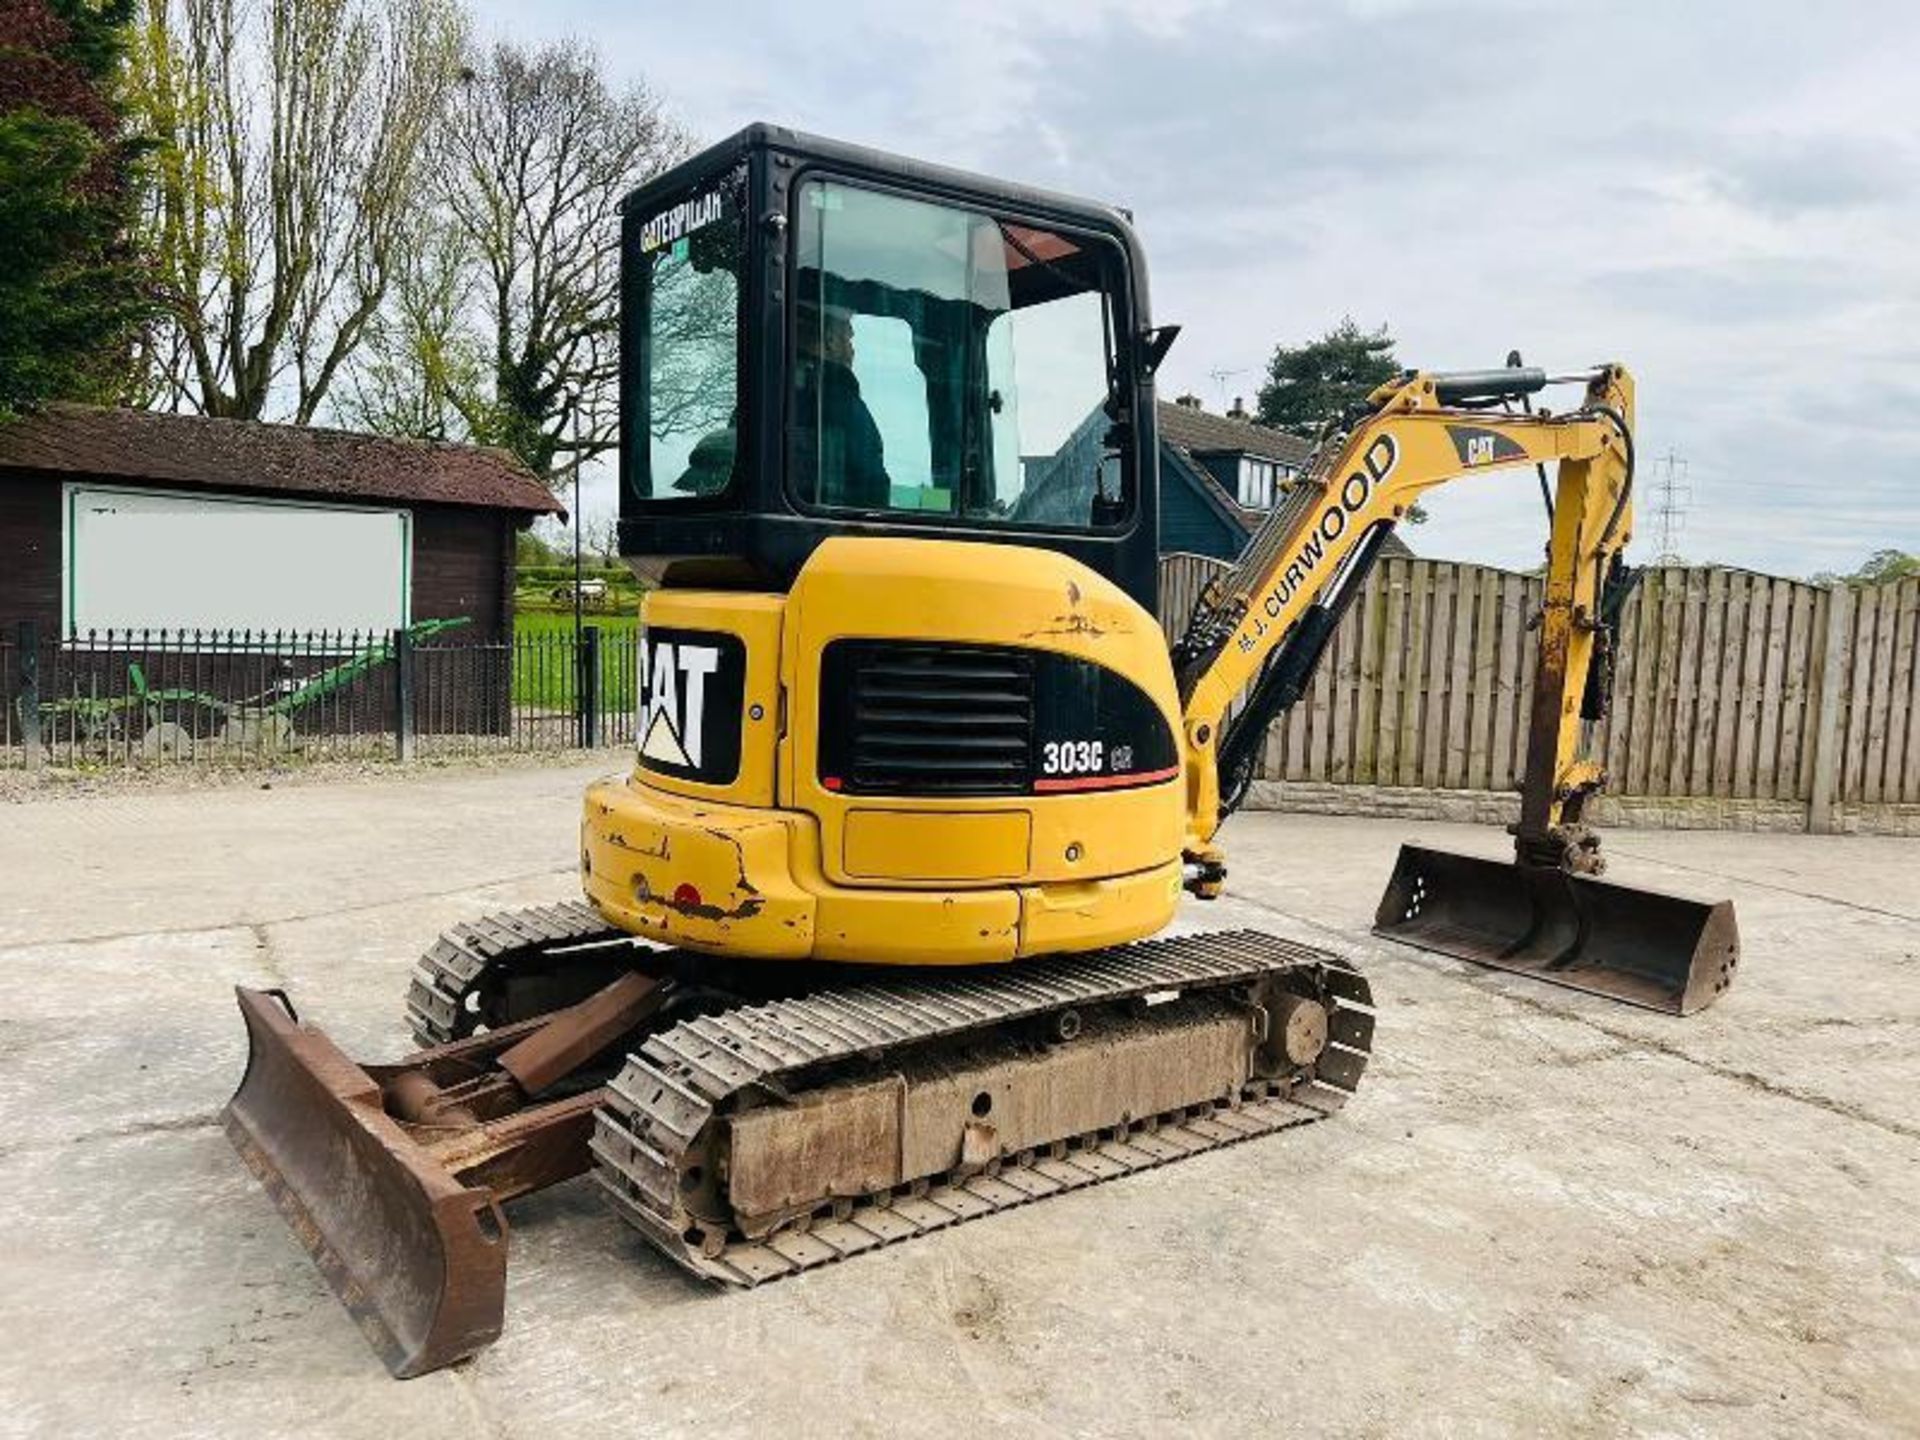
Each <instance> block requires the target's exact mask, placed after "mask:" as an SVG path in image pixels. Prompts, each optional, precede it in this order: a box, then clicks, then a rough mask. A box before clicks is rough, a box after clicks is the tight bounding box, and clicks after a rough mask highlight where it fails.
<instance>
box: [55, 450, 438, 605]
mask: <svg viewBox="0 0 1920 1440" xmlns="http://www.w3.org/2000/svg"><path fill="white" fill-rule="evenodd" d="M412 520H413V517H412V516H411V515H410V514H409V513H408V512H407V511H405V510H373V509H361V508H353V507H348V506H340V505H304V504H300V503H298V502H283V501H278V500H253V499H243V498H240V497H238V496H231V495H182V494H179V493H177V492H162V491H151V490H123V489H119V488H115V487H110V486H99V485H68V486H67V487H66V525H65V530H66V535H65V540H66V564H65V574H64V580H65V584H64V587H63V595H64V607H63V608H64V618H65V621H66V628H67V633H68V634H74V633H76V632H77V633H78V635H79V636H80V637H81V638H82V639H84V638H85V636H86V634H87V632H88V631H90V630H107V629H113V630H158V629H161V628H163V627H164V628H165V629H168V630H254V631H259V630H297V631H312V630H347V631H362V632H367V631H379V632H385V631H388V630H393V629H396V628H398V627H402V626H405V625H406V624H408V623H409V618H410V617H409V614H408V608H409V607H408V597H409V592H410V590H411V574H410V566H411V560H412V552H413V536H412Z"/></svg>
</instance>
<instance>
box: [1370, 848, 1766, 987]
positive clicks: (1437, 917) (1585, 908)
mask: <svg viewBox="0 0 1920 1440" xmlns="http://www.w3.org/2000/svg"><path fill="white" fill-rule="evenodd" d="M1373 928H1374V933H1375V934H1377V935H1384V936H1387V937H1388V938H1389V939H1393V940H1399V941H1402V942H1404V943H1405V944H1408V945H1416V946H1418V947H1420V948H1421V949H1423V950H1432V951H1435V952H1437V953H1438V954H1441V955H1451V956H1453V957H1454V958H1455V959H1459V960H1471V961H1474V962H1475V963H1477V964H1480V965H1491V966H1493V967H1494V968H1496V969H1499V970H1512V971H1514V972H1515V973H1517V974H1521V975H1531V976H1534V977H1535V978H1536V979H1540V980H1550V981H1552V982H1553V983H1554V984H1556V985H1566V986H1569V987H1571V988H1572V989H1575V990H1585V991H1588V992H1590V993H1592V994H1595V995H1605V996H1608V997H1610V998H1612V999H1615V1000H1624V1001H1626V1002H1627V1003H1629V1004H1632V1005H1644V1006H1646V1007H1647V1008H1648V1009H1650V1010H1664V1011H1666V1012H1667V1013H1668V1014H1671V1015H1688V1014H1691V1013H1692V1012H1694V1011H1695V1010H1700V1009H1703V1008H1705V1007H1706V1006H1708V1005H1711V1004H1712V1003H1713V1002H1714V1001H1715V1000H1717V999H1719V998H1720V996H1721V995H1722V994H1723V993H1725V991H1726V989H1727V987H1728V986H1730V985H1731V984H1732V983H1733V976H1734V970H1735V967H1736V966H1737V965H1738V964H1739V962H1740V935H1739V930H1738V927H1737V926H1736V925H1735V923H1734V918H1733V904H1732V902H1731V901H1726V900H1722V901H1719V902H1717V903H1714V904H1707V903H1705V902H1703V901H1699V900H1687V899H1683V898H1681V897H1680V896H1678V895H1664V894H1661V893H1660V892H1658V891H1654V890H1640V889H1636V888H1634V887H1633V886H1630V885H1615V884H1612V883H1610V882H1608V881H1605V880H1596V879H1591V878H1589V877H1587V876H1584V875H1571V874H1568V873H1567V872H1566V871H1563V870H1557V869H1548V868H1544V867H1538V866H1527V865H1519V864H1516V863H1514V862H1512V861H1499V860H1482V859H1479V858H1477V857H1475V856H1471V855H1457V854H1453V853H1451V852H1449V851H1445V850H1428V849H1425V848H1424V847H1422V846H1418V845H1403V846H1401V847H1400V859H1399V861H1398V863H1397V864H1396V865H1395V866H1394V870H1393V878H1392V880H1390V881H1389V882H1388V884H1387V892H1386V894H1385V895H1384V896H1382V897H1381V900H1380V908H1379V910H1378V911H1377V912H1376V913H1375V915H1374V924H1373Z"/></svg>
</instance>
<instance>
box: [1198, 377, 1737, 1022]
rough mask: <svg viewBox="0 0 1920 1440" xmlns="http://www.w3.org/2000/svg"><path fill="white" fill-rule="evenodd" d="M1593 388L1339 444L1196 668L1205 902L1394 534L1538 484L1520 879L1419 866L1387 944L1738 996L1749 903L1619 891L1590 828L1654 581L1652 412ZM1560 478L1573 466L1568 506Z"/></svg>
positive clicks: (1429, 398) (1481, 862)
mask: <svg viewBox="0 0 1920 1440" xmlns="http://www.w3.org/2000/svg"><path fill="white" fill-rule="evenodd" d="M1577 378H1578V380H1579V381H1580V382H1582V383H1583V384H1584V387H1585V393H1584V396H1583V397H1582V401H1581V403H1580V405H1579V406H1578V407H1577V408H1575V409H1573V410H1570V411H1568V412H1567V413H1565V414H1549V413H1547V412H1545V411H1535V410H1534V409H1533V408H1532V406H1531V403H1530V402H1529V401H1527V399H1526V397H1529V396H1531V395H1533V394H1535V393H1537V392H1539V391H1540V390H1542V389H1544V388H1545V387H1546V386H1547V384H1548V383H1549V381H1548V378H1547V376H1546V375H1545V373H1544V372H1543V371H1540V370H1536V369H1526V368H1520V367H1517V366H1516V367H1513V368H1508V369H1505V370H1488V371H1475V372H1468V373H1464V374H1418V373H1415V374H1410V375H1407V376H1404V377H1402V378H1401V379H1400V380H1398V381H1395V382H1392V383H1391V384H1388V385H1384V386H1382V387H1381V388H1380V389H1379V390H1377V391H1375V392H1374V394H1373V395H1372V396H1371V397H1370V399H1369V403H1368V406H1367V409H1366V413H1365V414H1364V415H1363V416H1361V417H1360V418H1359V419H1358V420H1357V421H1356V422H1355V423H1353V424H1352V425H1351V426H1349V427H1348V428H1346V429H1344V430H1338V431H1336V432H1335V433H1334V434H1333V435H1331V436H1330V437H1329V439H1328V443H1325V444H1323V445H1322V447H1321V448H1320V449H1319V451H1318V452H1317V453H1316V455H1315V457H1314V460H1313V461H1312V462H1311V463H1310V464H1309V466H1308V468H1307V471H1306V473H1305V475H1304V476H1303V477H1302V478H1301V479H1300V480H1299V481H1297V482H1296V483H1295V485H1294V488H1293V491H1292V493H1291V494H1289V495H1288V496H1287V498H1286V500H1285V502H1284V503H1283V504H1282V505H1281V506H1279V507H1278V508H1276V509H1275V511H1274V512H1273V513H1272V514H1271V515H1270V516H1269V517H1268V519H1267V521H1266V523H1265V524H1264V525H1263V526H1262V527H1261V529H1260V530H1259V531H1258V532H1257V533H1256V534H1255V535H1254V537H1253V539H1252V540H1251V542H1250V543H1249V544H1248V546H1247V549H1246V551H1245V553H1244V554H1243V555H1242V556H1241V559H1240V561H1239V563H1238V564H1237V565H1236V566H1235V567H1234V569H1233V571H1232V572H1231V573H1230V574H1228V575H1226V576H1223V577H1221V578H1220V579H1218V580H1216V581H1215V582H1214V583H1213V584H1212V585H1211V586H1210V587H1209V588H1208V589H1207V591H1206V592H1205V593H1203V595H1202V596H1201V598H1200V601H1199V603H1198V605H1197V606H1196V608H1195V613H1194V616H1193V618H1192V621H1191V622H1190V624H1189V627H1188V630H1187V633H1186V635H1185V636H1184V637H1183V638H1182V640H1181V641H1180V643H1179V646H1178V649H1177V654H1178V659H1179V663H1180V672H1181V688H1182V693H1183V696H1184V700H1185V712H1184V717H1183V718H1184V722H1185V727H1186V740H1187V747H1186V764H1185V775H1186V784H1187V794H1188V813H1189V826H1190V833H1189V844H1188V851H1187V857H1188V859H1189V861H1190V862H1192V863H1193V865H1194V869H1195V875H1196V880H1195V882H1194V883H1195V885H1196V888H1198V889H1199V890H1200V893H1202V894H1203V895H1204V894H1207V893H1217V891H1218V888H1219V884H1220V880H1221V878H1222V876H1223V874H1224V869H1223V866H1222V863H1221V857H1220V855H1219V852H1218V851H1217V850H1216V849H1215V848H1214V846H1213V844H1212V841H1213V836H1214V832H1215V831H1216V830H1217V828H1218V826H1219V823H1220V820H1221V817H1222V814H1223V812H1224V811H1226V810H1230V809H1231V808H1232V805H1233V804H1234V803H1236V802H1237V799H1238V798H1239V796H1240V795H1241V794H1243V793H1244V791H1245V787H1246V784H1247V781H1248V780H1249V779H1250V778H1251V767H1252V763H1253V760H1254V757H1255V755H1256V754H1257V751H1258V742H1259V740H1260V739H1261V738H1262V737H1264V735H1265V733H1266V731H1267V728H1268V726H1270V725H1271V724H1272V722H1273V720H1274V719H1275V718H1276V716H1277V715H1278V714H1279V713H1280V712H1281V711H1282V710H1284V708H1285V707H1286V706H1287V705H1288V704H1291V703H1292V701H1293V700H1294V699H1296V698H1297V697H1298V696H1299V694H1300V693H1301V691H1302V690H1303V689H1304V687H1305V684H1306V682H1307V679H1308V678H1309V677H1310V675H1311V674H1312V670H1313V666H1314V665H1315V663H1316V662H1317V661H1318V659H1319V657H1320V654H1321V652H1322V650H1323V648H1324V646H1325V644H1326V641H1327V639H1328V638H1329V637H1330V636H1331V634H1332V632H1333V629H1334V627H1335V626H1336V625H1337V624H1338V622H1339V618H1340V615H1341V613H1342V612H1343V610H1344V608H1345V606H1346V604H1347V603H1348V602H1350V601H1351V600H1352V598H1353V596H1354V595H1355V594H1356V593H1357V592H1358V589H1359V587H1360V584H1361V583H1362V581H1363V580H1364V579H1365V575H1366V571H1367V568H1368V566H1369V565H1370V564H1371V563H1372V560H1373V557H1374V556H1375V554H1377V552H1378V549H1379V544H1380V542H1381V540H1383V539H1384V537H1385V535H1386V533H1387V531H1388V530H1389V529H1390V528H1391V527H1392V526H1393V525H1394V524H1395V523H1396V522H1398V521H1399V520H1400V519H1401V518H1402V517H1403V516H1405V515H1406V513H1407V512H1408V510H1409V509H1410V508H1411V507H1412V505H1413V504H1414V502H1415V501H1416V500H1417V499H1418V498H1419V497H1420V496H1421V495H1422V494H1424V493H1425V492H1427V491H1429V490H1431V489H1433V488H1435V487H1437V486H1440V485H1444V484H1447V483H1449V482H1451V481H1453V480H1456V479H1458V478H1460V477H1462V476H1465V475H1471V474H1477V473H1478V472H1480V471H1486V470H1502V469H1510V468H1513V467H1517V466H1531V467H1534V468H1535V469H1537V470H1538V472H1539V474H1540V478H1541V486H1542V491H1543V493H1545V494H1547V496H1548V505H1549V510H1550V515H1551V535H1550V538H1549V541H1548V545H1547V566H1546V579H1545V593H1544V597H1543V601H1542V605H1541V609H1540V612H1539V613H1538V615H1536V616H1535V618H1534V624H1533V630H1534V637H1535V640H1534V643H1535V653H1536V664H1535V668H1534V681H1533V699H1532V705H1531V710H1530V718H1529V722H1528V732H1527V749H1526V762H1525V772H1524V774H1523V776H1522V777H1521V782H1520V815H1519V820H1518V822H1517V823H1516V824H1515V825H1514V827H1513V835H1514V860H1513V861H1512V862H1511V863H1505V862H1500V861H1493V860H1486V859H1482V858H1479V857H1475V856H1467V855H1455V854H1449V853H1447V852H1443V851H1436V850H1430V849H1425V848H1422V847H1417V846H1407V847H1404V848H1403V849H1402V851H1401V854H1400V857H1399V861H1398V863H1397V864H1396V866H1395V869H1394V874H1393V877H1392V879H1391V880H1390V882H1389V884H1388V887H1387V891H1386V894H1385V896H1384V897H1383V898H1382V900H1381V903H1380V906H1379V909H1378V913H1377V915H1376V919H1375V928H1376V930H1378V931H1379V933H1381V934H1383V935H1389V936H1392V937H1394V938H1396V939H1399V940H1403V941H1405V942H1407V943H1409V944H1413V945H1417V946H1420V947H1421V948H1424V949H1428V950H1434V951H1437V952H1440V953H1442V954H1446V955H1451V956H1454V957H1456V958H1459V959H1465V960H1473V961H1476V962H1479V963H1481V964H1485V965H1492V966H1496V967H1498V968H1501V969H1507V970H1514V971H1519V972H1522V973H1525V974H1530V975H1534V976H1537V977H1539V978H1541V979H1547V980H1552V981H1555V982H1557V983H1560V984H1564V985H1569V986H1572V987H1573V988H1575V989H1581V990H1588V991H1592V992H1594V993H1598V994H1603V995H1608V996H1611V997H1613V998H1615V999H1621V1000H1627V1001H1630V1002H1632V1003H1635V1004H1640V1005H1646V1006H1651V1007H1653V1008H1655V1009H1662V1010H1668V1011H1672V1012H1675V1013H1680V1014H1685V1013H1687V1012H1689V1011H1692V1010H1695V1009H1698V1008H1700V1007H1701V1006H1703V1005H1707V1004H1710V1003H1712V1001H1713V1000H1715V999H1716V998H1718V997H1719V995H1720V994H1722V993H1723V992H1724V991H1725V990H1726V988H1727V986H1728V985H1729V984H1731V983H1732V979H1733V972H1734V968H1735V967H1736V966H1737V965H1738V963H1739V940H1738V933H1737V928H1736V926H1735V924H1734V919H1733V908H1732V906H1731V905H1730V904H1727V903H1725V902H1722V903H1720V904H1717V905H1706V904H1701V903H1699V902H1695V901H1691V900H1684V899H1681V898H1678V897H1676V896H1671V895H1662V894H1656V893H1653V892H1649V891H1644V890H1639V889H1635V888H1633V887H1630V886H1624V885H1615V884H1606V883H1604V882H1602V881H1600V880H1598V879H1597V878H1596V877H1598V876H1599V874H1600V873H1601V871H1602V869H1603V868H1604V866H1603V862H1602V860H1601V857H1600V853H1599V843H1600V842H1599V837H1598V835H1597V834H1596V833H1595V832H1594V831H1593V830H1592V829H1591V827H1589V826H1588V825H1586V824H1585V823H1584V821H1583V819H1582V812H1583V809H1584V807H1585V805H1586V802H1587V800H1588V798H1589V797H1590V796H1591V795H1592V794H1593V793H1594V792H1595V791H1596V790H1597V789H1599V788H1600V786H1601V785H1602V784H1603V783H1604V780H1605V776H1604V775H1603V773H1602V772H1601V768H1600V766H1599V765H1598V763H1596V762H1595V761H1594V760H1593V759H1592V758H1591V757H1589V756H1588V755H1586V754H1585V753H1584V752H1583V743H1584V741H1585V739H1586V737H1587V732H1588V730H1589V728H1590V724H1591V722H1594V721H1597V720H1599V719H1601V718H1603V717H1604V715H1605V713H1606V707H1607V704H1608V702H1609V699H1610V691H1611V688H1612V647H1613V624H1614V621H1615V619H1616V617H1617V614H1618V610H1619V606H1620V604H1621V602H1622V601H1623V600H1624V599H1625V595H1626V592H1627V590H1628V589H1629V588H1630V586H1631V583H1632V581H1631V572H1630V571H1628V570H1627V568H1626V566H1625V565H1624V563H1623V562H1622V560H1621V552H1622V550H1623V549H1624V548H1625V546H1626V543H1627V541H1628V539H1629V537H1630V536H1631V533H1632V526H1633V509H1632V494H1633V410H1634V404H1633V382H1632V379H1631V378H1630V377H1629V376H1628V374H1627V372H1626V371H1625V370H1624V369H1623V368H1622V367H1620V366H1618V365H1606V366H1602V367H1600V368H1598V369H1596V370H1594V371H1592V372H1591V373H1589V374H1587V375H1584V376H1580V377H1577ZM1516 401H1519V402H1522V403H1523V404H1524V405H1525V408H1523V409H1520V410H1517V411H1516V410H1515V409H1514V408H1513V405H1514V402H1516ZM1495 406H1502V407H1505V408H1501V409H1495V408H1491V407H1495ZM1549 464H1553V465H1556V466H1557V468H1558V475H1557V479H1556V481H1555V483H1554V485H1553V486H1552V488H1551V489H1550V490H1549V489H1548V485H1547V478H1546V474H1547V472H1546V468H1545V467H1546V466H1547V465H1549ZM1243 694H1245V695H1247V701H1246V703H1245V704H1244V705H1243V706H1242V708H1241V709H1240V710H1239V711H1238V713H1237V714H1234V715H1233V716H1232V718H1231V719H1229V718H1228V709H1229V706H1230V705H1231V704H1233V703H1234V702H1235V701H1236V700H1237V699H1238V698H1239V697H1241V696H1242V695H1243Z"/></svg>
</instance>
